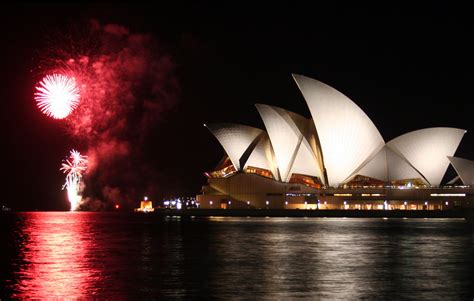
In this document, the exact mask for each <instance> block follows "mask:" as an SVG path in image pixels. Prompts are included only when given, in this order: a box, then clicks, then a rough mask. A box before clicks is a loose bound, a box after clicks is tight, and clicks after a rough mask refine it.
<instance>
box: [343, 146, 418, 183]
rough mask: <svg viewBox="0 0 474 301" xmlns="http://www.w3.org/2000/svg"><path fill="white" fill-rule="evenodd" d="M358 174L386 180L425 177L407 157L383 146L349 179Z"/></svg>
mask: <svg viewBox="0 0 474 301" xmlns="http://www.w3.org/2000/svg"><path fill="white" fill-rule="evenodd" d="M356 175H362V176H366V177H371V178H374V179H377V180H381V181H384V182H389V181H396V180H406V179H421V180H422V181H423V182H426V181H425V180H424V179H423V176H422V175H421V174H420V173H419V172H418V171H416V169H415V168H413V167H412V166H411V165H410V163H408V162H407V161H406V160H405V159H403V158H402V157H400V156H399V155H397V154H396V153H394V152H393V151H391V150H390V149H389V148H387V147H383V148H382V149H381V150H380V151H379V152H378V153H377V154H376V155H375V156H373V157H372V158H371V159H370V160H368V161H367V162H366V163H365V164H363V165H362V166H361V167H360V168H359V169H357V170H356V171H355V172H354V173H353V174H352V175H351V177H350V178H349V179H351V178H353V177H354V176H356Z"/></svg>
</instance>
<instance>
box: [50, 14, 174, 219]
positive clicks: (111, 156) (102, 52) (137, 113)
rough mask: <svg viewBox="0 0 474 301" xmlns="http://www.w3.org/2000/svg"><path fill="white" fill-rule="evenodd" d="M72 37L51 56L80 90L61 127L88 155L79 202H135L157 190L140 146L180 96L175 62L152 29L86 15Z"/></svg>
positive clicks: (98, 206)
mask: <svg viewBox="0 0 474 301" xmlns="http://www.w3.org/2000/svg"><path fill="white" fill-rule="evenodd" d="M79 36H80V35H79ZM70 40H71V41H73V42H70V43H69V44H67V45H66V46H65V47H64V48H62V49H59V50H54V51H53V52H55V54H54V56H53V57H54V64H55V66H59V67H56V69H57V70H58V72H62V73H68V75H70V76H74V77H75V79H76V82H77V84H78V85H79V88H80V90H81V102H80V104H79V106H78V108H77V109H76V110H75V111H74V112H73V113H72V114H71V115H70V116H69V117H68V118H67V119H66V130H67V132H68V134H70V136H71V137H72V138H73V141H74V143H77V145H80V146H81V147H83V149H82V150H81V152H83V153H84V152H85V153H86V155H87V156H88V157H89V158H88V159H89V168H88V171H87V172H86V174H85V176H84V182H85V187H84V189H83V196H84V197H85V200H86V202H85V203H84V205H83V208H84V209H90V210H103V209H107V208H110V207H111V206H112V205H113V204H117V203H118V204H120V205H122V206H132V205H136V202H137V198H138V197H139V196H142V195H143V193H145V192H147V193H153V192H155V191H156V190H157V187H156V186H157V185H158V183H157V181H158V180H159V178H160V174H159V172H158V171H156V170H154V169H153V167H152V166H149V164H147V155H146V152H145V150H146V147H147V143H149V141H148V137H149V135H150V134H151V133H152V132H153V130H156V125H157V124H158V123H159V121H160V120H161V119H162V118H163V117H164V116H165V115H166V114H165V113H166V112H167V111H169V110H171V109H172V108H173V107H174V106H175V104H176V103H177V101H178V92H179V88H178V82H177V79H176V74H175V70H176V66H175V64H174V63H173V60H172V58H171V56H170V55H169V54H167V53H166V51H165V49H164V48H163V47H160V44H159V43H158V41H157V40H156V39H155V38H154V37H153V36H152V35H149V34H137V33H132V32H131V31H130V30H129V29H127V28H125V27H123V26H120V25H116V24H107V25H101V24H100V23H99V22H98V21H95V20H94V21H91V22H90V24H89V27H88V29H87V31H86V33H85V34H84V33H83V34H82V37H74V36H72V37H71V38H70ZM48 72H51V71H50V70H48ZM81 147H79V148H81Z"/></svg>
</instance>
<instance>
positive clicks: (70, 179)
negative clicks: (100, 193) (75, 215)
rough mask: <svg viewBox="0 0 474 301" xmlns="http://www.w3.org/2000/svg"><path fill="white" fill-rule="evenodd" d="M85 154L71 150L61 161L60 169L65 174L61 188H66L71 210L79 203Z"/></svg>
mask: <svg viewBox="0 0 474 301" xmlns="http://www.w3.org/2000/svg"><path fill="white" fill-rule="evenodd" d="M87 163H88V161H87V156H82V155H81V154H80V153H79V152H78V151H76V150H74V149H73V150H72V151H71V153H70V155H69V159H66V160H64V162H63V163H62V167H61V169H60V170H62V171H63V172H64V173H65V174H67V175H66V183H64V185H63V188H62V189H64V188H66V189H67V195H68V199H69V202H70V203H71V211H74V210H76V209H77V208H78V207H79V205H80V203H81V199H82V198H81V195H80V191H79V190H80V186H81V181H82V175H83V173H84V172H85V171H86V170H87Z"/></svg>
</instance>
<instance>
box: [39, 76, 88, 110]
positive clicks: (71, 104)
mask: <svg viewBox="0 0 474 301" xmlns="http://www.w3.org/2000/svg"><path fill="white" fill-rule="evenodd" d="M36 91H37V92H36V93H35V100H36V103H37V105H38V107H39V108H40V110H41V112H43V113H44V114H46V115H48V116H50V117H53V118H55V119H63V118H66V117H67V116H68V115H69V114H70V113H71V112H72V111H73V110H74V109H75V108H76V107H77V105H78V104H79V88H78V87H77V84H76V81H75V80H74V78H71V77H68V76H65V75H61V74H52V75H46V76H45V77H44V78H43V79H42V80H41V81H40V82H39V84H38V85H37V86H36Z"/></svg>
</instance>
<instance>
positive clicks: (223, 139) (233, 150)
mask: <svg viewBox="0 0 474 301" xmlns="http://www.w3.org/2000/svg"><path fill="white" fill-rule="evenodd" d="M205 126H206V127H207V128H208V129H209V130H210V131H211V133H212V134H213V135H214V136H215V137H216V138H217V140H218V141H219V143H220V144H221V145H222V147H223V148H224V150H225V152H226V153H227V155H228V156H229V158H230V160H231V161H232V164H234V167H235V169H237V170H241V169H242V167H243V166H244V165H245V161H246V159H247V158H245V156H244V153H248V152H250V151H251V150H252V149H249V148H253V147H255V145H256V143H257V142H258V141H257V140H256V139H257V138H258V137H259V136H260V135H261V134H262V133H263V131H262V130H261V129H257V128H254V127H250V126H246V125H241V124H233V123H218V124H209V125H205Z"/></svg>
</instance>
